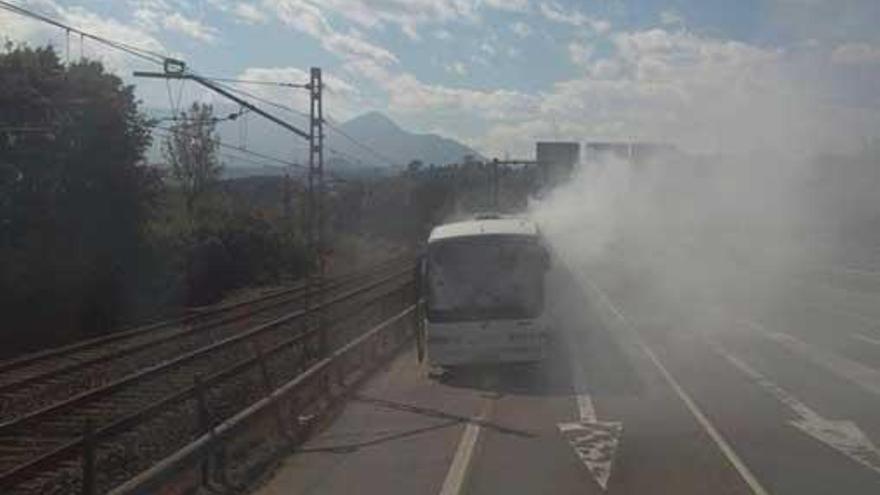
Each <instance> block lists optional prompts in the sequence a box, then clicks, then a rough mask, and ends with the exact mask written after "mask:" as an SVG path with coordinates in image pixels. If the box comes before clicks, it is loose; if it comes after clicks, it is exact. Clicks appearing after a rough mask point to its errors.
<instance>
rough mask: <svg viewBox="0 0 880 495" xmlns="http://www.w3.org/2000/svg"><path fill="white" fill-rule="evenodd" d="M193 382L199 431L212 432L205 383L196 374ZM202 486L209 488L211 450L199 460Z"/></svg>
mask: <svg viewBox="0 0 880 495" xmlns="http://www.w3.org/2000/svg"><path fill="white" fill-rule="evenodd" d="M193 380H194V382H195V392H196V408H197V409H198V421H199V433H201V432H206V431H207V432H213V430H214V428H213V426H212V425H211V414H210V411H208V401H207V397H206V396H205V385H204V383H202V377H201V376H200V375H196V376H195V377H194V378H193ZM201 472H202V486H204V487H206V488H208V489H209V490H211V452H210V451H209V453H208V455H207V456H205V457H204V458H203V459H202V460H201ZM212 491H213V490H212Z"/></svg>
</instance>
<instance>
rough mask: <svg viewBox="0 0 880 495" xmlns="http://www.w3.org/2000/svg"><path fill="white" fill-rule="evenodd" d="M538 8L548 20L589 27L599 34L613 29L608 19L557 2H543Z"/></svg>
mask: <svg viewBox="0 0 880 495" xmlns="http://www.w3.org/2000/svg"><path fill="white" fill-rule="evenodd" d="M538 10H539V11H540V12H541V15H543V16H544V17H545V18H546V19H547V20H550V21H553V22H556V23H560V24H568V25H570V26H576V27H588V28H590V29H592V30H593V31H595V32H596V33H598V34H605V33H607V32H608V31H610V30H611V23H610V22H608V21H607V20H605V19H597V18H594V17H590V16H588V15H585V14H584V13H582V12H580V11H577V10H571V11H566V10H565V9H564V8H563V7H562V6H561V5H559V4H558V3H555V2H542V3H541V4H540V5H539V6H538Z"/></svg>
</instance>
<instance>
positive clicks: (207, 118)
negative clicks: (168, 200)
mask: <svg viewBox="0 0 880 495" xmlns="http://www.w3.org/2000/svg"><path fill="white" fill-rule="evenodd" d="M216 126H217V119H216V118H214V109H213V107H212V106H211V105H207V104H202V103H198V102H195V103H193V104H192V106H191V107H190V108H189V110H188V111H186V112H182V113H181V114H180V115H179V116H178V120H177V122H176V123H175V124H174V125H173V126H172V128H171V130H172V132H171V134H170V135H169V136H168V137H167V138H166V139H165V143H164V146H163V148H162V152H163V155H164V156H165V159H166V160H167V161H168V165H169V166H170V167H171V173H172V175H173V176H174V179H175V180H176V181H177V183H178V186H179V187H180V190H181V193H182V194H183V198H184V204H185V207H186V213H187V217H188V219H189V220H190V222H191V223H194V222H195V220H196V218H195V217H196V208H197V207H198V206H200V203H203V200H204V198H205V196H206V194H207V193H208V192H210V191H211V190H212V189H213V188H214V187H215V186H216V184H217V181H218V180H219V178H220V174H221V172H222V171H223V165H222V164H221V163H220V161H219V160H218V159H217V148H218V147H219V140H218V139H217V137H216V135H215V128H216Z"/></svg>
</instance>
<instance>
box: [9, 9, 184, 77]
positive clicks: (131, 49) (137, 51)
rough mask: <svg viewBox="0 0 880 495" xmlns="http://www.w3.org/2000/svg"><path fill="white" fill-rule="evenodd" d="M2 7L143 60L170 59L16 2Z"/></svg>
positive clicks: (160, 62)
mask: <svg viewBox="0 0 880 495" xmlns="http://www.w3.org/2000/svg"><path fill="white" fill-rule="evenodd" d="M0 9H3V10H6V11H8V12H12V13H15V14H18V15H21V16H24V17H29V18H31V19H34V20H37V21H41V22H45V23H47V24H51V25H52V26H55V27H57V28H60V29H63V30H65V31H67V32H68V33H75V34H78V35H80V36H81V37H84V38H89V39H91V40H94V41H97V42H98V43H101V44H104V45H107V46H109V47H112V48H115V49H117V50H121V51H123V52H126V53H128V54H129V55H132V56H135V57H139V58H141V59H143V60H147V61H149V62H153V63H156V64H159V65H162V64H163V63H164V62H165V60H167V59H168V56H166V55H164V54H161V53H158V52H154V51H151V50H147V49H144V48H140V47H136V46H133V45H129V44H127V43H123V42H121V41H115V40H111V39H109V38H104V37H103V36H98V35H96V34H92V33H88V32H86V31H83V30H81V29H78V28H76V27H73V26H71V25H69V24H65V23H63V22H61V21H57V20H55V19H52V18H50V17H48V16H45V15H43V14H40V13H38V12H34V11H32V10H29V9H26V8H24V7H22V6H20V5H16V4H14V3H10V2H7V1H5V0H0Z"/></svg>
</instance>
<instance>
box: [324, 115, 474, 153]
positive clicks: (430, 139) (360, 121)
mask: <svg viewBox="0 0 880 495" xmlns="http://www.w3.org/2000/svg"><path fill="white" fill-rule="evenodd" d="M339 129H340V130H341V131H342V132H343V133H345V134H346V135H348V136H351V137H352V138H354V139H355V140H356V141H358V142H360V143H363V144H364V145H366V146H367V147H369V148H371V149H374V150H376V152H377V153H373V152H371V151H369V150H368V149H365V147H364V146H358V145H356V144H354V143H352V142H351V141H350V140H347V139H345V137H344V136H339V135H338V134H339V133H337V132H334V131H333V130H332V129H330V130H329V131H328V132H329V139H328V141H329V142H328V144H329V145H330V146H331V147H333V148H337V149H340V148H341V151H343V152H345V153H347V154H353V155H354V156H356V157H358V158H360V159H361V160H363V161H366V162H369V163H370V164H372V165H376V166H381V165H385V166H388V165H405V164H407V163H409V162H410V161H412V160H421V161H422V162H423V163H425V164H430V163H434V164H437V165H445V164H447V163H455V162H461V160H462V157H464V156H465V155H474V156H476V157H479V154H478V153H477V152H476V151H474V150H473V149H471V148H469V147H467V146H465V145H463V144H461V143H459V142H458V141H455V140H453V139H449V138H445V137H443V136H438V135H436V134H416V133H412V132H409V131H406V130H404V129H401V128H400V127H399V126H398V125H397V124H395V123H394V121H392V120H391V119H390V118H388V117H387V116H385V115H383V114H382V113H379V112H369V113H365V114H363V115H361V116H359V117H355V118H353V119H351V120H349V121H348V122H345V123H343V124H341V125H339ZM376 154H379V156H376ZM383 158H384V159H383ZM389 161H390V162H391V163H390V164H389V163H387V162H389Z"/></svg>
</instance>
